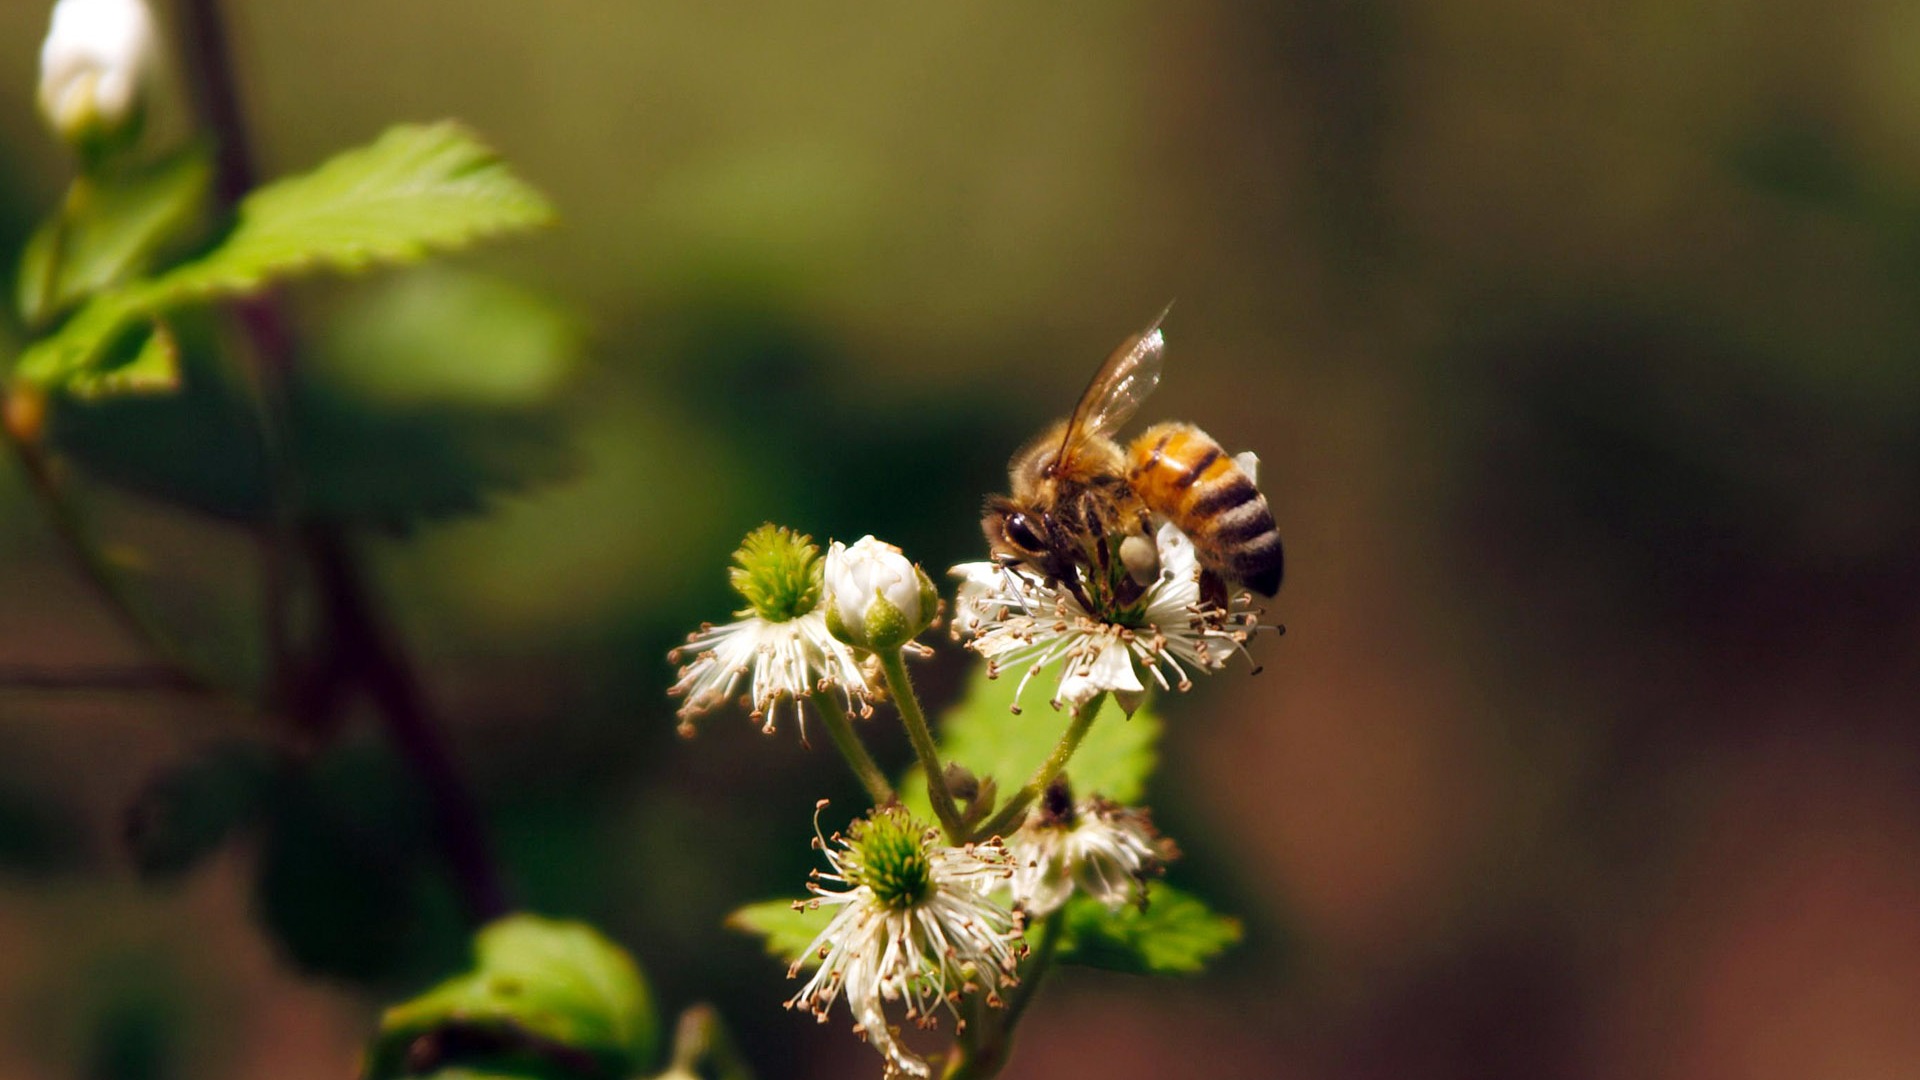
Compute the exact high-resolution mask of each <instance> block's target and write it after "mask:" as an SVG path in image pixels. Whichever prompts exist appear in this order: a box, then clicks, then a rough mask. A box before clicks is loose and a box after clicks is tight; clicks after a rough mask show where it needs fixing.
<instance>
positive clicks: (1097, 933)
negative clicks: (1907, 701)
mask: <svg viewBox="0 0 1920 1080" xmlns="http://www.w3.org/2000/svg"><path fill="white" fill-rule="evenodd" d="M1060 932H1061V933H1062V934H1063V935H1065V936H1064V937H1062V938H1061V941H1060V953H1059V958H1060V961H1061V962H1062V963H1069V964H1080V965H1082V966H1085V967H1097V968H1106V969H1108V970H1111V971H1126V972H1132V973H1134V974H1139V975H1193V974H1197V973H1199V972H1200V971H1201V970H1203V969H1204V968H1205V967H1206V966H1207V962H1208V961H1210V960H1212V959H1213V958H1214V957H1215V956H1218V955H1219V954H1220V953H1221V952H1222V951H1224V950H1225V949H1226V948H1227V947H1228V946H1230V945H1233V944H1235V943H1237V942H1238V941H1239V940H1240V934H1241V931H1240V920H1238V919H1234V918H1231V917H1229V916H1225V915H1220V914H1217V913H1215V912H1214V911H1213V909H1211V908H1209V907H1208V906H1207V905H1206V903H1205V902H1203V901H1201V900H1200V899H1199V898H1197V897H1195V896H1193V895H1191V894H1189V893H1184V892H1181V891H1180V890H1178V889H1175V888H1174V887H1172V886H1171V885H1164V884H1160V883H1157V882H1156V883H1154V884H1153V885H1152V886H1151V887H1150V888H1149V889H1148V892H1147V909H1146V910H1145V911H1142V910H1140V909H1139V908H1136V907H1133V906H1132V905H1128V906H1126V907H1122V908H1121V909H1120V910H1118V911H1109V910H1107V906H1106V905H1105V904H1102V903H1101V902H1099V901H1098V900H1095V899H1093V898H1092V897H1090V896H1086V895H1084V894H1083V895H1079V896H1075V897H1074V898H1073V899H1072V900H1069V901H1068V902H1067V906H1066V910H1065V919H1064V920H1063V922H1062V925H1061V931H1060Z"/></svg>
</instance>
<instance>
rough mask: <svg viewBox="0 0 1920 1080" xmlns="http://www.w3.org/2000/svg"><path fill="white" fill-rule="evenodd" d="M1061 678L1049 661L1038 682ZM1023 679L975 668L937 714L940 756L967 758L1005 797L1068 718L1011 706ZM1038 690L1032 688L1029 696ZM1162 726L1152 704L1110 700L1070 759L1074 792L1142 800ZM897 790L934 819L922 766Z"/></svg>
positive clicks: (1049, 711) (1039, 709)
mask: <svg viewBox="0 0 1920 1080" xmlns="http://www.w3.org/2000/svg"><path fill="white" fill-rule="evenodd" d="M1058 677H1059V673H1058V669H1057V668H1048V669H1046V670H1045V671H1042V672H1040V673H1039V674H1037V675H1035V676H1034V677H1033V682H1034V684H1036V685H1037V686H1039V687H1051V686H1053V685H1054V683H1055V682H1056V681H1057V680H1058ZM1018 684H1019V679H1018V677H1017V676H1015V675H1012V674H1003V675H1002V676H1001V677H1000V678H998V679H989V678H987V676H986V671H985V669H984V668H980V669H976V671H975V672H974V675H973V676H972V679H971V681H970V682H969V683H968V684H967V692H966V694H965V696H964V697H962V698H961V700H960V703H959V704H957V705H955V706H954V707H953V708H951V709H949V710H947V712H946V713H945V715H943V716H942V717H941V719H940V730H939V739H940V755H941V760H942V761H943V762H958V763H959V764H962V765H965V766H966V767H967V768H969V769H971V770H973V773H974V775H975V776H978V777H981V778H985V777H989V776H990V777H993V778H994V780H995V782H996V783H997V784H998V785H999V789H1000V796H1001V797H1002V798H1003V799H1004V798H1005V797H1007V796H1008V795H1010V794H1011V793H1013V792H1015V791H1018V790H1019V789H1020V786H1021V785H1022V784H1024V783H1026V782H1027V779H1028V778H1029V777H1031V776H1032V775H1033V771H1034V770H1035V769H1037V768H1039V766H1040V763H1041V762H1043V761H1045V760H1046V759H1047V755H1048V754H1049V753H1051V752H1052V751H1053V747H1054V744H1055V743H1057V742H1059V741H1060V736H1061V734H1062V733H1063V732H1065V731H1066V728H1067V723H1068V721H1069V720H1070V719H1071V718H1070V717H1069V716H1068V715H1067V714H1066V713H1065V712H1054V711H1053V710H1052V709H1050V708H1047V707H1045V706H1044V705H1043V706H1039V707H1032V706H1029V707H1027V708H1026V709H1025V710H1024V711H1022V712H1020V713H1018V714H1016V713H1014V712H1013V711H1012V710H1011V706H1012V705H1013V701H1014V688H1015V687H1016V686H1017V685H1018ZM1033 689H1034V688H1033V687H1029V688H1028V692H1029V697H1031V696H1032V691H1033ZM1043 692H1044V691H1043ZM1160 728H1161V724H1160V717H1159V716H1158V715H1157V714H1156V713H1155V712H1154V710H1153V707H1152V705H1151V703H1149V704H1148V705H1146V706H1144V707H1142V708H1141V709H1140V710H1139V711H1137V712H1135V713H1134V714H1133V716H1132V718H1131V719H1129V718H1128V717H1127V715H1126V713H1124V712H1122V711H1121V709H1120V707H1119V706H1118V705H1116V704H1113V703H1112V702H1108V703H1107V706H1106V708H1105V709H1103V710H1101V713H1100V717H1099V718H1098V719H1097V720H1095V721H1094V722H1093V727H1092V728H1091V729H1090V730H1089V731H1088V732H1087V737H1086V740H1085V741H1083V742H1082V743H1081V744H1080V750H1079V752H1078V753H1076V754H1074V755H1073V760H1072V761H1071V762H1069V763H1068V765H1067V777H1068V779H1070V780H1071V781H1072V783H1073V791H1074V794H1075V796H1076V797H1084V796H1087V795H1091V794H1094V793H1096V792H1097V793H1099V794H1101V795H1105V796H1106V797H1107V798H1109V799H1112V800H1114V801H1115V802H1120V803H1133V802H1137V801H1138V800H1139V799H1140V798H1141V796H1142V795H1144V794H1145V792H1146V787H1147V779H1148V778H1149V777H1150V776H1152V775H1153V770H1154V766H1155V765H1156V764H1157V763H1158V760H1159V755H1158V753H1157V751H1156V746H1157V744H1158V743H1159V740H1160ZM899 791H900V801H901V802H903V803H905V804H906V806H907V808H908V809H909V810H911V811H913V813H914V814H915V815H916V816H918V817H920V818H921V819H922V820H925V821H932V820H934V817H933V808H932V807H931V806H930V805H929V804H928V802H927V785H926V782H925V781H924V780H922V779H921V776H920V772H919V770H918V769H917V768H916V769H913V770H910V771H909V773H908V774H907V776H906V777H905V778H904V779H902V780H901V782H900V787H899Z"/></svg>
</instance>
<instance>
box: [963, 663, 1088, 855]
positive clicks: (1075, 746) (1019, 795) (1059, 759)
mask: <svg viewBox="0 0 1920 1080" xmlns="http://www.w3.org/2000/svg"><path fill="white" fill-rule="evenodd" d="M1106 702H1107V695H1106V694H1104V693H1102V694H1095V695H1094V696H1093V697H1092V698H1091V699H1089V700H1088V701H1087V703H1086V704H1085V705H1082V706H1080V707H1079V708H1078V709H1075V710H1074V713H1073V722H1072V723H1070V724H1068V725H1067V730H1066V731H1065V732H1063V733H1062V734H1061V736H1060V741H1059V742H1058V743H1055V744H1054V747H1053V753H1051V754H1048V755H1047V760H1045V761H1043V762H1041V763H1040V767H1039V768H1038V769H1036V770H1034V773H1033V779H1031V780H1028V781H1027V785H1026V786H1025V787H1023V788H1021V789H1020V790H1019V791H1017V792H1015V793H1014V794H1013V796H1012V797H1011V798H1009V799H1008V800H1007V804H1006V805H1005V806H1002V807H1001V808H1000V811H999V813H996V814H994V815H993V817H991V818H989V819H988V820H987V823H986V824H984V825H982V826H980V828H979V830H978V832H976V833H975V836H976V837H977V838H979V839H986V838H987V837H990V836H997V835H1003V834H1005V833H1007V832H1008V831H1010V830H1011V829H1013V828H1014V827H1015V826H1016V825H1018V824H1019V822H1020V818H1021V815H1023V814H1025V813H1026V810H1027V807H1028V806H1030V805H1032V803H1033V800H1035V799H1037V798H1039V797H1040V795H1041V793H1042V792H1044V791H1046V790H1047V785H1048V784H1051V783H1053V781H1054V779H1055V778H1056V777H1058V776H1059V775H1060V773H1061V771H1062V770H1063V769H1065V768H1066V767H1067V762H1068V761H1069V760H1071V759H1072V757H1073V755H1074V751H1076V750H1079V749H1080V741H1081V740H1082V739H1085V738H1086V737H1087V731H1088V729H1090V728H1092V727H1093V721H1094V718H1095V717H1097V716H1099V715H1100V706H1102V705H1104V704H1106Z"/></svg>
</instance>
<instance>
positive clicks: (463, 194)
mask: <svg viewBox="0 0 1920 1080" xmlns="http://www.w3.org/2000/svg"><path fill="white" fill-rule="evenodd" d="M238 213H239V217H238V221H237V222H236V223H235V225H234V228H233V231H232V232H231V233H229V234H228V235H227V237H226V238H225V239H224V240H223V241H222V242H221V243H220V244H219V245H218V246H217V247H215V248H214V249H213V250H212V251H209V252H208V253H207V254H205V255H203V256H201V257H200V258H198V259H195V260H193V261H191V262H187V263H184V264H182V265H180V266H177V267H175V268H173V269H172V270H170V271H168V272H167V273H165V274H162V275H160V276H159V277H157V278H154V279H152V280H150V281H145V282H140V283H137V284H134V285H130V286H127V287H125V288H121V289H117V290H114V291H113V292H109V293H102V294H100V295H98V296H96V297H95V298H94V299H93V300H92V301H91V302H90V303H88V304H87V306H86V307H84V308H82V309H81V310H80V312H79V314H77V315H75V316H74V317H73V319H72V320H71V321H69V322H68V323H67V324H66V325H65V326H64V327H62V328H61V329H60V330H59V331H58V332H57V333H55V334H53V335H51V336H49V337H46V338H43V339H42V340H40V341H38V342H36V343H35V344H34V345H33V346H32V347H31V348H29V349H28V350H27V352H26V353H25V355H23V356H22V357H21V358H20V364H19V367H18V369H17V371H18V374H19V377H21V378H23V379H26V380H28V381H30V382H33V383H35V384H37V385H40V386H47V387H52V386H57V385H60V384H62V383H64V382H65V381H66V380H67V379H68V378H71V377H72V375H73V374H74V373H75V372H77V371H81V370H84V369H86V368H87V367H89V366H91V365H92V364H94V363H96V362H97V361H98V359H99V356H100V354H101V353H102V351H104V350H105V348H106V347H107V345H108V344H110V343H111V341H112V340H113V338H114V337H115V336H116V335H117V334H118V333H119V332H120V330H121V328H122V327H123V326H124V324H125V323H126V322H127V321H128V320H130V319H132V318H135V317H137V316H140V315H142V314H148V315H151V314H156V313H158V312H160V311H163V310H165V309H167V308H171V307H177V306H179V305H182V304H188V303H194V302H203V301H208V300H216V299H220V298H223V297H235V296H245V295H249V294H252V293H256V292H259V291H260V290H261V289H263V288H265V287H266V286H267V285H268V284H270V283H272V282H273V281H276V280H279V279H283V278H287V277H292V276H296V275H300V274H307V273H311V272H313V271H316V270H321V269H332V270H337V271H342V272H352V271H357V270H363V269H366V268H367V267H369V266H373V265H376V264H380V263H403V262H414V261H417V260H419V259H421V258H424V257H425V256H426V255H428V254H430V253H432V252H435V251H444V250H451V249H455V248H460V247H465V246H466V245H468V244H470V243H472V242H473V241H475V240H479V239H482V238H484V237H487V236H491V235H496V234H499V233H502V232H507V231H511V230H516V229H524V228H529V227H531V226H534V225H540V224H544V223H546V222H548V221H550V220H551V219H552V217H553V211H552V208H551V207H549V206H548V205H547V203H546V200H545V199H543V198H542V197H541V196H540V193H539V192H537V191H535V190H533V189H532V188H531V187H528V186H527V185H526V184H525V183H523V182H521V181H520V180H519V179H518V178H517V177H515V176H514V175H513V174H512V173H510V172H508V171H507V167H506V165H505V164H504V163H503V162H502V161H501V160H500V158H499V157H498V156H497V155H496V154H494V152H493V151H492V150H490V149H488V148H487V147H486V146H484V145H482V144H481V143H480V142H479V141H478V140H476V139H475V138H474V137H473V136H472V135H470V134H469V133H468V132H467V131H466V129H464V128H462V127H460V126H459V125H458V124H453V123H445V122H443V123H439V124H433V125H425V126H423V125H411V124H403V125H400V126H398V127H394V128H390V129H388V131H387V132H386V133H385V134H383V135H381V136H380V138H378V139H376V140H375V141H374V142H373V143H372V144H370V145H368V146H365V147H361V148H359V149H355V150H349V151H347V152H345V153H343V154H340V155H338V156H337V157H335V158H333V159H332V160H331V161H328V162H326V163H325V164H323V165H321V166H320V167H319V168H318V169H315V170H314V171H313V172H310V173H306V174H304V175H301V176H295V177H290V178H288V179H285V180H280V181H276V182H274V183H271V184H268V185H266V186H264V187H262V188H260V189H258V190H256V191H254V192H253V193H252V194H250V195H248V196H247V197H246V198H245V199H242V200H241V202H240V206H239V210H238Z"/></svg>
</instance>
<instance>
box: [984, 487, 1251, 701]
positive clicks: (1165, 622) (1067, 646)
mask: <svg viewBox="0 0 1920 1080" xmlns="http://www.w3.org/2000/svg"><path fill="white" fill-rule="evenodd" d="M1154 546H1155V548H1156V549H1157V551H1158V554H1159V560H1160V576H1159V577H1158V578H1157V579H1156V580H1155V581H1154V582H1153V583H1152V584H1151V585H1149V586H1148V587H1147V590H1146V592H1145V593H1144V594H1143V595H1142V596H1141V598H1140V600H1139V601H1138V602H1137V603H1136V604H1135V605H1133V606H1132V607H1130V608H1129V609H1127V611H1125V612H1121V613H1118V614H1112V613H1108V614H1107V615H1106V617H1101V615H1100V614H1096V613H1093V612H1090V611H1088V610H1087V609H1086V608H1085V607H1084V606H1083V605H1082V604H1081V603H1080V601H1079V599H1078V598H1076V597H1075V596H1074V594H1073V592H1072V591H1071V590H1068V589H1064V588H1060V587H1058V586H1057V585H1055V584H1052V583H1049V582H1047V581H1046V580H1044V579H1043V578H1042V577H1041V576H1040V575H1039V574H1037V573H1035V572H1034V571H1032V570H1030V569H1028V568H1027V567H1025V566H1004V565H1001V564H999V563H994V562H973V563H961V564H960V565H959V566H956V567H954V568H953V571H952V572H953V575H954V576H955V577H957V578H959V579H960V590H959V600H958V604H957V609H956V611H955V614H954V620H953V634H954V636H955V638H957V639H967V647H968V648H971V649H972V650H973V651H975V652H977V653H979V654H980V655H981V656H984V657H986V659H987V663H988V665H989V670H990V671H992V672H994V673H996V674H997V673H998V672H1000V671H1002V670H1005V669H1008V668H1024V669H1025V671H1024V673H1023V674H1022V675H1021V677H1020V689H1019V691H1017V692H1016V694H1015V698H1016V700H1017V699H1018V697H1019V696H1020V695H1021V694H1024V693H1025V691H1026V687H1027V683H1028V682H1029V681H1031V680H1032V679H1033V677H1034V675H1036V674H1037V673H1039V672H1040V671H1041V670H1042V669H1044V668H1047V667H1049V666H1051V665H1053V664H1055V663H1059V664H1060V665H1061V671H1060V682H1059V685H1058V686H1057V687H1056V689H1055V691H1054V695H1053V698H1052V704H1053V705H1054V707H1055V708H1059V707H1060V706H1062V705H1065V706H1067V707H1069V708H1072V709H1076V710H1077V709H1079V708H1080V707H1081V706H1082V705H1085V704H1086V703H1087V702H1088V701H1090V700H1091V699H1092V698H1093V697H1094V696H1095V695H1096V694H1101V693H1111V694H1113V696H1114V697H1115V698H1116V699H1117V700H1118V701H1119V702H1120V704H1121V705H1122V706H1123V707H1124V708H1125V709H1126V710H1127V711H1128V712H1129V713H1131V712H1132V711H1133V710H1134V709H1135V708H1137V707H1138V706H1139V704H1140V702H1141V701H1142V700H1143V699H1144V698H1145V697H1146V691H1147V686H1146V683H1145V682H1144V681H1142V678H1141V675H1142V673H1143V672H1144V673H1145V674H1146V676H1147V677H1148V678H1151V679H1152V680H1153V682H1154V683H1156V684H1157V685H1158V686H1159V687H1160V688H1161V689H1163V690H1186V689H1188V688H1189V687H1191V686H1192V684H1193V680H1192V677H1191V675H1192V673H1193V672H1201V673H1210V672H1214V671H1218V670H1220V669H1222V668H1224V667H1226V664H1227V661H1228V660H1229V659H1230V658H1231V657H1232V656H1233V655H1234V654H1235V653H1245V652H1246V643H1247V641H1248V640H1249V639H1251V638H1252V637H1253V635H1254V633H1255V632H1256V631H1258V630H1259V629H1260V628H1261V623H1260V612H1259V610H1258V609H1256V608H1254V607H1253V606H1252V598H1251V597H1250V596H1249V595H1248V594H1246V593H1245V592H1241V593H1238V594H1237V595H1234V596H1232V597H1231V598H1230V599H1229V600H1228V603H1227V606H1226V607H1224V608H1222V607H1219V606H1217V605H1215V604H1211V603H1207V602H1205V601H1203V599H1202V595H1201V567H1200V562H1199V558H1198V556H1197V555H1196V554H1195V552H1194V547H1193V541H1192V540H1190V539H1188V538H1187V535H1186V534H1185V533H1183V532H1181V531H1180V530H1179V529H1178V528H1176V527H1175V526H1174V525H1173V524H1172V523H1167V524H1163V525H1161V526H1160V528H1159V530H1158V531H1157V532H1156V533H1155V535H1154Z"/></svg>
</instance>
